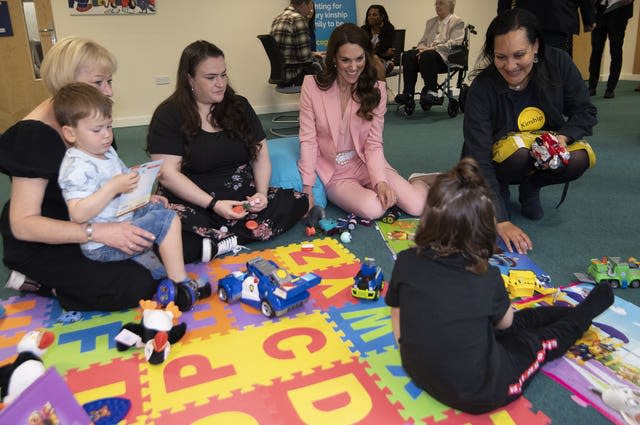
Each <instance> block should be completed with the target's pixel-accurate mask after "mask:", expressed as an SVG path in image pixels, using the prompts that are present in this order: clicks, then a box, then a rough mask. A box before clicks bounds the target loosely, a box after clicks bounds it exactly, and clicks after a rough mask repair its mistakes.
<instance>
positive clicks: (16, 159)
mask: <svg viewBox="0 0 640 425" xmlns="http://www.w3.org/2000/svg"><path fill="white" fill-rule="evenodd" d="M41 70H42V78H43V80H44V83H45V85H46V86H47V89H48V90H49V92H50V93H51V94H52V95H53V94H55V93H56V92H57V91H58V90H59V89H60V88H62V87H63V86H64V85H66V84H68V83H70V82H72V81H79V82H84V83H89V84H92V85H94V86H96V87H97V88H98V89H99V90H100V91H101V92H102V93H103V94H105V95H107V96H111V95H112V94H113V90H112V88H111V77H112V74H113V73H114V72H115V70H116V61H115V58H114V57H113V55H112V54H111V53H110V52H109V51H108V50H106V49H105V48H104V47H102V46H100V45H99V44H97V43H95V42H93V41H91V40H87V39H83V38H79V37H68V38H64V39H62V40H60V41H59V42H58V43H57V44H56V45H55V46H54V47H53V48H52V49H51V50H50V51H49V52H48V53H47V55H46V56H45V58H44V61H43V62H42V68H41ZM61 134H62V129H61V127H60V124H59V123H58V122H57V121H56V119H55V116H54V114H53V106H52V103H51V99H47V100H45V101H44V102H43V103H41V104H40V105H39V106H37V107H36V108H35V109H34V110H33V111H31V112H30V113H29V114H28V115H27V116H26V117H25V118H24V119H23V120H21V121H19V122H18V123H16V124H15V125H13V126H12V127H10V128H9V129H8V130H7V131H6V132H5V133H4V134H3V135H2V138H0V171H2V172H3V173H4V174H6V175H8V176H9V177H10V178H11V199H10V201H9V202H7V204H6V205H5V207H4V209H3V210H2V217H1V219H0V233H2V240H3V242H4V263H5V264H6V265H7V266H8V267H9V268H10V269H12V270H15V271H17V272H20V273H22V274H23V275H26V276H27V277H28V278H30V279H32V280H35V281H36V282H38V284H40V285H42V287H43V289H45V290H48V291H51V292H53V293H55V295H56V296H57V297H58V299H59V301H60V304H61V305H62V307H64V308H65V309H67V310H120V309H122V308H126V307H134V306H137V305H138V302H139V301H140V300H141V299H148V298H150V297H151V296H152V295H153V293H154V292H155V289H156V282H155V281H154V280H153V279H152V278H151V274H150V273H149V271H148V270H147V269H145V268H144V267H142V266H141V265H139V264H137V263H135V262H133V261H131V260H128V261H120V262H114V263H101V262H97V261H92V260H89V259H88V258H86V257H85V256H84V255H82V252H81V251H80V245H79V244H80V243H84V242H87V241H88V240H95V241H97V242H101V243H104V244H105V245H108V246H111V247H114V248H118V249H120V250H122V251H124V252H127V253H129V254H132V253H136V252H141V251H143V250H145V249H147V248H149V247H151V245H152V241H153V234H151V233H149V232H147V231H145V230H143V229H141V228H139V227H136V226H134V225H132V224H131V223H128V222H124V223H95V224H93V225H91V224H85V223H81V224H78V223H73V222H71V221H69V214H68V212H67V205H66V203H65V201H64V199H63V198H62V193H61V191H60V187H59V186H58V170H59V168H60V163H61V162H62V158H63V157H64V154H65V151H66V150H67V147H68V146H67V144H66V143H65V141H64V139H63V138H62V135H61Z"/></svg>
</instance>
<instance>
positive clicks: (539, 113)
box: [462, 9, 597, 254]
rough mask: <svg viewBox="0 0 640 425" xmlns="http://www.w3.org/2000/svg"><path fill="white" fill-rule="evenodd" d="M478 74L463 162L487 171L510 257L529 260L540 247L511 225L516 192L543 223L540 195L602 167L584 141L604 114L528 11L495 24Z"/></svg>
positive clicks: (507, 15) (466, 124)
mask: <svg viewBox="0 0 640 425" xmlns="http://www.w3.org/2000/svg"><path fill="white" fill-rule="evenodd" d="M474 74H475V78H474V80H473V83H472V84H471V87H470V88H469V92H468V94H467V98H466V102H465V104H466V106H465V114H464V146H463V149H462V156H463V157H466V156H469V157H472V158H474V159H475V160H476V161H477V162H478V164H480V167H481V169H482V173H483V175H484V177H485V179H486V180H487V183H488V184H489V186H490V188H491V190H492V192H493V195H494V204H495V208H496V215H497V217H496V219H497V222H498V225H497V230H498V235H499V236H500V237H501V238H502V240H503V241H504V242H505V244H506V246H507V249H508V250H509V251H510V252H511V251H513V250H516V251H517V252H518V253H520V254H524V253H526V252H527V251H528V250H530V249H531V248H533V245H532V243H531V239H530V238H529V236H528V235H527V234H526V233H525V232H524V231H523V230H522V229H520V228H519V227H518V226H516V225H514V224H513V223H512V222H511V221H510V213H509V210H508V206H509V196H510V193H509V185H512V184H518V185H519V199H518V200H519V201H520V206H521V213H522V215H523V216H525V217H527V218H529V219H532V220H539V219H541V218H542V217H543V216H544V211H543V210H542V205H541V203H540V188H541V187H544V186H548V185H552V184H560V183H564V184H565V188H566V184H567V183H568V182H570V181H572V180H575V179H577V178H578V177H580V176H581V175H582V174H583V173H584V172H585V171H586V170H587V169H588V168H589V167H590V166H592V165H593V164H595V155H594V153H593V151H592V150H591V147H590V146H589V145H588V144H587V143H586V142H584V141H583V140H581V139H582V138H583V137H585V136H589V135H591V134H592V131H591V130H592V128H593V126H594V125H595V124H596V112H597V111H596V108H595V106H593V104H592V103H591V100H590V98H589V92H588V90H587V87H586V85H585V83H584V81H583V80H582V76H581V75H580V72H579V71H578V69H577V68H576V66H575V65H574V63H573V62H572V60H571V57H569V55H567V54H566V52H564V51H562V50H559V49H556V48H553V47H550V46H545V45H544V40H543V39H542V38H541V37H540V27H539V24H538V22H537V20H536V17H535V16H534V15H533V14H531V13H530V12H527V11H525V10H522V9H511V10H508V11H505V12H504V13H502V14H500V15H498V16H497V17H496V18H495V19H494V20H493V21H492V22H491V24H490V25H489V28H488V29H487V34H486V38H485V44H484V47H483V52H482V57H481V59H480V62H479V66H478V67H477V68H476V70H475V71H474ZM544 133H549V135H545V136H544V137H541V136H542V134H544ZM547 154H548V155H547ZM564 195H566V190H565V192H564V193H563V198H562V199H564Z"/></svg>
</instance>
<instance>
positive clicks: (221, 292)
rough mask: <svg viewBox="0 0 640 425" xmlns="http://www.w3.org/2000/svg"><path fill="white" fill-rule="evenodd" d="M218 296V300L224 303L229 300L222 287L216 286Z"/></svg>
mask: <svg viewBox="0 0 640 425" xmlns="http://www.w3.org/2000/svg"><path fill="white" fill-rule="evenodd" d="M218 298H220V301H224V302H225V303H228V302H229V294H228V293H227V290H226V289H224V288H223V287H220V288H218Z"/></svg>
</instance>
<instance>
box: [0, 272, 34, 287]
mask: <svg viewBox="0 0 640 425" xmlns="http://www.w3.org/2000/svg"><path fill="white" fill-rule="evenodd" d="M4 287H5V288H8V289H15V290H16V291H26V292H37V291H38V290H40V288H41V287H42V285H40V284H39V283H38V282H36V281H34V280H32V279H29V277H28V276H25V275H24V274H23V273H20V272H19V271H16V270H11V274H10V275H9V279H7V282H6V283H5V284H4Z"/></svg>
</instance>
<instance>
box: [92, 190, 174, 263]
mask: <svg viewBox="0 0 640 425" xmlns="http://www.w3.org/2000/svg"><path fill="white" fill-rule="evenodd" d="M175 215H176V213H175V211H173V210H170V209H167V208H165V207H164V206H163V205H162V204H161V203H151V202H150V203H148V204H147V205H145V206H144V207H142V208H138V209H137V210H135V211H134V212H133V218H132V219H131V223H132V224H134V225H135V226H138V227H140V228H142V229H144V230H146V231H148V232H150V233H153V234H154V235H155V237H156V239H155V240H154V241H153V243H154V244H156V245H160V244H161V243H162V241H163V240H164V238H165V237H166V236H167V232H168V231H169V227H171V222H172V221H173V217H174V216H175ZM82 252H83V253H84V255H85V257H87V258H89V259H91V260H94V261H100V262H102V263H107V262H111V261H124V260H128V259H132V260H134V261H135V260H136V257H137V256H142V255H143V254H144V253H145V252H146V251H145V252H138V253H136V254H133V255H132V254H127V253H125V252H123V251H120V250H119V249H117V248H113V247H110V246H107V245H103V246H101V247H100V248H97V249H92V250H86V251H85V250H83V251H82ZM140 263H141V264H142V265H145V266H146V264H145V263H144V262H140Z"/></svg>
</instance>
